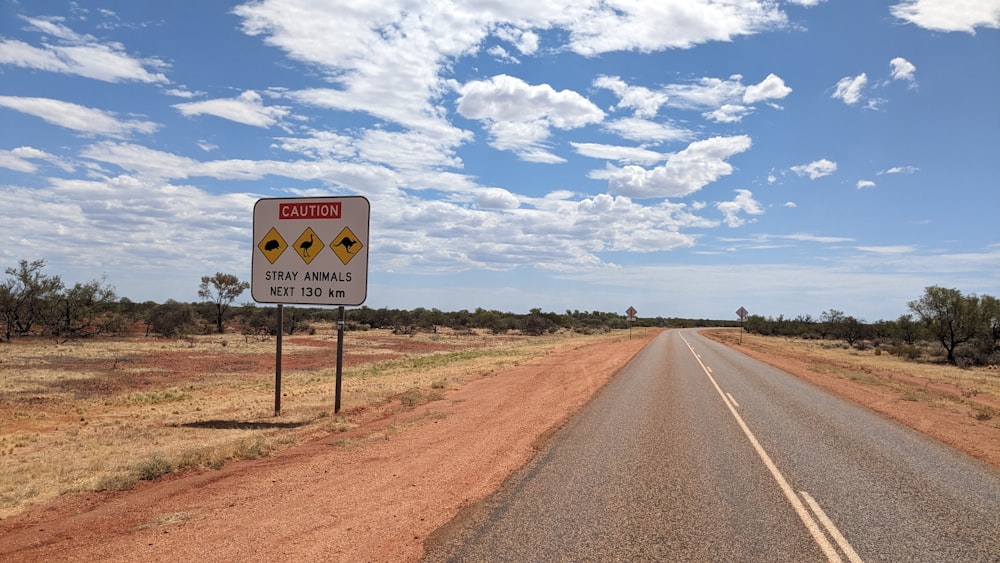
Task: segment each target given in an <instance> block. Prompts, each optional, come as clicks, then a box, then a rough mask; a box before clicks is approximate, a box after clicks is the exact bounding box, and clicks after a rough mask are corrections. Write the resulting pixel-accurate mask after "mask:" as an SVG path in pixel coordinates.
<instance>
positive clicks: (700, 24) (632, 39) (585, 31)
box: [553, 0, 787, 56]
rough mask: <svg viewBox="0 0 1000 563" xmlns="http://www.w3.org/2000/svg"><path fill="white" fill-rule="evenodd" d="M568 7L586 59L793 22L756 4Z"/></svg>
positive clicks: (573, 43) (688, 1) (696, 0)
mask: <svg viewBox="0 0 1000 563" xmlns="http://www.w3.org/2000/svg"><path fill="white" fill-rule="evenodd" d="M568 4H569V5H568V6H566V7H565V8H564V10H566V12H567V17H573V16H575V17H573V19H572V20H570V21H569V22H567V24H568V27H569V29H570V47H571V48H572V49H573V50H574V51H576V52H577V53H580V54H582V55H585V56H593V55H598V54H600V53H607V52H610V51H641V52H646V53H648V52H652V51H659V50H663V49H669V48H683V49H686V48H690V47H693V46H694V45H697V44H700V43H705V42H708V41H731V40H732V39H734V38H736V37H738V36H741V35H751V34H754V33H758V32H760V31H763V30H766V29H771V28H775V27H780V26H783V25H784V24H785V23H786V22H787V17H786V16H785V14H784V13H783V12H782V11H781V10H780V9H778V7H777V5H775V4H773V3H771V2H761V1H753V0H751V1H746V2H713V1H709V0H665V1H661V2H634V3H618V4H614V5H609V4H604V3H600V4H592V5H587V4H584V3H572V2H570V3H568ZM574 4H575V5H574ZM553 9H556V8H555V6H553ZM693 22H697V25H692V23H693Z"/></svg>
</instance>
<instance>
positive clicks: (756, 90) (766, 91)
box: [743, 73, 792, 104]
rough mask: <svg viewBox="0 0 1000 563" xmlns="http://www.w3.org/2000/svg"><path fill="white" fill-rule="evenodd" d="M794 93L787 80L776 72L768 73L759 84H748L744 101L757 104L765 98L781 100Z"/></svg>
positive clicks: (744, 93)
mask: <svg viewBox="0 0 1000 563" xmlns="http://www.w3.org/2000/svg"><path fill="white" fill-rule="evenodd" d="M791 93H792V89H791V88H789V87H788V86H786V85H785V81H784V80H782V79H781V77H779V76H777V75H775V74H773V73H772V74H768V75H767V78H765V79H764V80H762V81H761V82H760V83H759V84H754V85H751V86H747V88H746V90H744V92H743V103H745V104H755V103H757V102H761V101H765V100H780V99H782V98H784V97H786V96H788V95H789V94H791Z"/></svg>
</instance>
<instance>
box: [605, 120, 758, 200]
mask: <svg viewBox="0 0 1000 563" xmlns="http://www.w3.org/2000/svg"><path fill="white" fill-rule="evenodd" d="M750 144H751V141H750V137H749V136H747V135H739V136H735V137H713V138H711V139H705V140H703V141H695V142H693V143H691V144H690V145H688V147H687V148H685V149H684V150H682V151H680V152H678V153H675V154H671V155H667V161H666V163H665V164H664V165H662V166H657V167H655V168H653V169H651V170H647V169H645V168H642V167H641V166H634V165H632V166H624V167H621V168H617V167H614V166H610V165H609V166H608V168H607V169H605V170H604V171H602V172H601V173H592V174H591V177H597V178H607V179H608V187H609V189H610V191H611V192H612V193H616V194H621V195H626V196H629V197H634V198H669V197H682V196H686V195H689V194H692V193H694V192H696V191H698V190H700V189H701V188H703V187H705V186H706V185H708V184H710V183H712V182H714V181H716V180H718V179H719V178H721V177H723V176H728V175H729V174H731V173H732V172H733V166H732V165H731V164H729V163H728V162H727V161H726V159H728V158H730V157H731V156H733V155H735V154H739V153H741V152H744V151H746V150H747V149H749V148H750Z"/></svg>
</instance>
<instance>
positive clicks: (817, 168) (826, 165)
mask: <svg viewBox="0 0 1000 563" xmlns="http://www.w3.org/2000/svg"><path fill="white" fill-rule="evenodd" d="M791 170H792V172H795V173H796V174H798V175H799V176H809V179H810V180H815V179H817V178H822V177H823V176H829V175H830V174H833V173H834V172H836V171H837V163H836V162H833V161H830V160H827V159H825V158H821V159H820V160H816V161H813V162H810V163H809V164H800V165H798V166H792V168H791Z"/></svg>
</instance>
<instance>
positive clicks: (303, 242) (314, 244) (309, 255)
mask: <svg viewBox="0 0 1000 563" xmlns="http://www.w3.org/2000/svg"><path fill="white" fill-rule="evenodd" d="M323 244H324V243H323V241H321V240H319V237H317V236H316V231H314V230H312V227H306V230H304V231H302V234H301V235H299V238H297V239H295V252H297V253H298V254H299V256H301V257H302V260H304V261H305V263H306V264H309V263H310V262H312V261H313V258H316V255H317V254H319V253H320V252H321V251H322V250H323Z"/></svg>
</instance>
